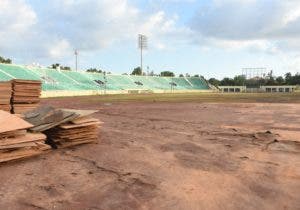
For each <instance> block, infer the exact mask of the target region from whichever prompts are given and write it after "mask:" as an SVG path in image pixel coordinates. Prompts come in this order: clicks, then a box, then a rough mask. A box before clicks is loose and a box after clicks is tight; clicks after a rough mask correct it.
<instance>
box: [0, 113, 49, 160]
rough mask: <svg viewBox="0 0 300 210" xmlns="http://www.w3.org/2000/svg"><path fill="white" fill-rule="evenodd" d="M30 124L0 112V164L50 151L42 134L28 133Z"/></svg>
mask: <svg viewBox="0 0 300 210" xmlns="http://www.w3.org/2000/svg"><path fill="white" fill-rule="evenodd" d="M31 127H33V125H32V124H30V123H28V122H26V121H24V120H23V119H21V118H19V117H17V116H15V115H12V114H10V113H8V112H5V111H1V110H0V162H6V161H10V160H17V159H23V158H26V157H31V156H35V155H39V154H42V153H43V152H45V151H46V150H48V149H50V146H49V145H47V144H45V140H46V136H45V135H44V134H42V133H28V132H27V129H29V128H31Z"/></svg>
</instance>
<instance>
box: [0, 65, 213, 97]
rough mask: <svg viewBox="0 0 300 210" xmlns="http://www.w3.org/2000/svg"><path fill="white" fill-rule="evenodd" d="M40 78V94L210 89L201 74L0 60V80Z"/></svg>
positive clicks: (44, 95)
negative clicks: (139, 73)
mask: <svg viewBox="0 0 300 210" xmlns="http://www.w3.org/2000/svg"><path fill="white" fill-rule="evenodd" d="M12 79H27V80H41V81H42V89H43V91H42V97H56V96H75V95H99V94H122V93H167V92H199V91H203V92H206V91H211V89H212V88H211V86H210V84H209V83H208V82H207V81H206V80H205V79H203V78H202V77H158V76H135V75H115V74H103V73H90V72H80V71H78V72H76V71H66V70H58V69H50V68H41V67H32V66H21V65H13V64H0V81H8V80H12Z"/></svg>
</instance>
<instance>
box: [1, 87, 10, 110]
mask: <svg viewBox="0 0 300 210" xmlns="http://www.w3.org/2000/svg"><path fill="white" fill-rule="evenodd" d="M10 99H11V82H0V110H4V111H7V112H10V110H11V106H10Z"/></svg>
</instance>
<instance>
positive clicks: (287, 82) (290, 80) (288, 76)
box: [284, 72, 293, 85]
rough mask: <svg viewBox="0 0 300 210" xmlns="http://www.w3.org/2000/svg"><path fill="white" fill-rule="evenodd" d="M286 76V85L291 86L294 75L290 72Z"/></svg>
mask: <svg viewBox="0 0 300 210" xmlns="http://www.w3.org/2000/svg"><path fill="white" fill-rule="evenodd" d="M284 76H285V82H286V84H288V85H291V83H292V80H293V76H292V74H291V73H290V72H288V73H286V74H285V75H284Z"/></svg>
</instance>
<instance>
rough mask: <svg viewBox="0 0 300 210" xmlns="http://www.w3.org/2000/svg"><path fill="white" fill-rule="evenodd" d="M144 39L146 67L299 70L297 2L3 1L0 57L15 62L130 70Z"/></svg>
mask: <svg viewBox="0 0 300 210" xmlns="http://www.w3.org/2000/svg"><path fill="white" fill-rule="evenodd" d="M138 33H143V34H146V35H147V36H148V39H149V44H148V45H149V49H148V50H147V51H146V52H145V55H144V66H149V69H150V70H153V71H154V72H155V73H159V72H160V71H163V70H171V71H174V72H175V73H176V74H177V75H178V74H180V73H183V74H185V73H190V74H192V75H193V74H200V75H203V76H205V77H206V78H210V77H216V78H222V77H224V76H230V77H232V76H234V75H237V74H241V72H242V70H241V69H242V68H246V67H265V68H267V69H272V70H273V71H274V73H275V75H277V76H279V75H282V74H284V73H286V72H292V73H296V72H300V1H298V0H284V1H283V0H198V1H197V0H140V1H139V0H131V1H130V0H98V1H97V0H43V1H42V0H14V1H11V0H1V4H0V55H2V56H4V57H10V58H12V59H13V61H14V62H15V63H17V64H26V65H31V64H33V63H38V64H39V65H42V66H49V65H50V64H52V63H56V62H58V63H61V64H62V65H67V66H71V67H72V68H74V66H75V61H74V60H75V59H74V53H73V50H74V49H78V51H79V68H80V69H82V70H85V69H87V68H90V67H96V68H101V69H104V70H107V71H111V72H113V73H129V72H131V71H132V69H133V68H134V67H136V66H138V65H139V51H138V50H137V43H136V42H137V34H138Z"/></svg>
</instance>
